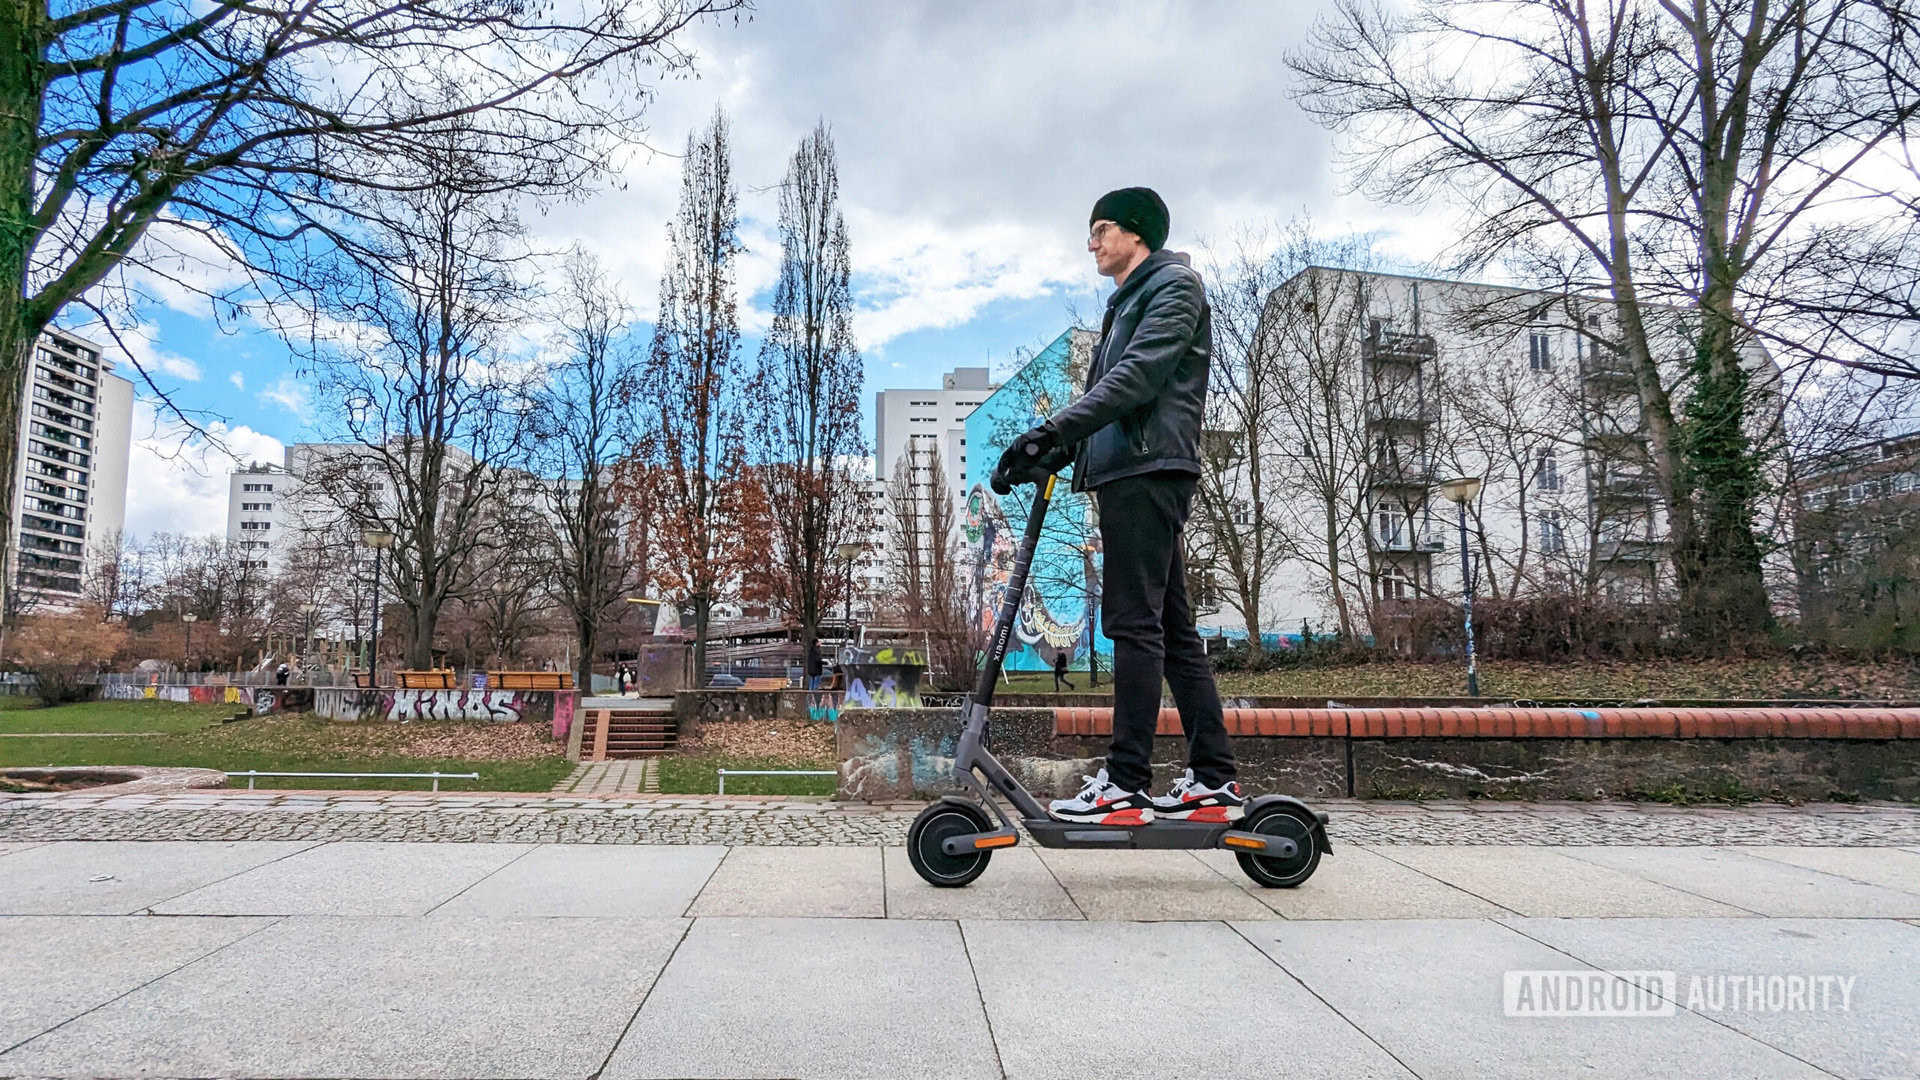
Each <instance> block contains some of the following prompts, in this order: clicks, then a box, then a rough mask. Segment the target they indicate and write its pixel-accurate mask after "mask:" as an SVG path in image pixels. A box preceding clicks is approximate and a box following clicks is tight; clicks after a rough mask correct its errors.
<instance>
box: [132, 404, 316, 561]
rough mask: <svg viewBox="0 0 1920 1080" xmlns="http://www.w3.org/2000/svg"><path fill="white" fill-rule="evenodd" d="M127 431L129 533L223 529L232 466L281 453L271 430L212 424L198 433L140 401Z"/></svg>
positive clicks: (277, 458) (279, 456)
mask: <svg viewBox="0 0 1920 1080" xmlns="http://www.w3.org/2000/svg"><path fill="white" fill-rule="evenodd" d="M133 433H134V440H133V447H132V450H131V452H130V453H129V455H128V459H127V524H126V532H127V533H128V534H129V535H141V536H145V535H147V534H150V533H155V532H185V533H220V534H224V533H225V532H226V529H227V486H228V481H227V477H228V475H229V474H231V473H232V472H233V469H234V466H235V465H237V464H243V463H245V462H248V461H276V462H277V461H281V460H283V459H284V458H285V456H286V447H285V446H284V445H283V444H282V443H281V442H280V440H278V439H276V438H274V437H273V436H271V435H266V434H263V433H261V432H258V431H255V430H253V429H252V428H249V427H245V426H241V427H233V428H229V427H228V426H227V425H225V424H218V423H216V424H209V425H207V429H206V434H199V433H196V432H193V431H191V430H189V429H188V428H187V427H186V426H185V425H183V424H181V423H180V422H179V421H178V420H177V419H174V418H172V417H162V416H160V415H159V414H157V413H156V412H155V410H154V408H153V405H152V404H151V403H150V402H146V401H141V402H137V403H136V404H135V405H134V418H133Z"/></svg>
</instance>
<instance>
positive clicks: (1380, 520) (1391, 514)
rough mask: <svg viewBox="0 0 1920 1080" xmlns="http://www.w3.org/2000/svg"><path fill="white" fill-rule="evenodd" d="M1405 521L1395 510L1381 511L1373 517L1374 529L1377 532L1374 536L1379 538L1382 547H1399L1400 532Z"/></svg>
mask: <svg viewBox="0 0 1920 1080" xmlns="http://www.w3.org/2000/svg"><path fill="white" fill-rule="evenodd" d="M1406 520H1407V519H1406V518H1405V517H1404V516H1403V515H1401V514H1400V512H1399V511H1397V510H1381V511H1379V512H1378V513H1376V514H1375V515H1374V528H1375V529H1376V530H1377V531H1376V532H1375V534H1374V535H1376V536H1378V537H1379V538H1380V543H1381V545H1382V546H1383V547H1389V548H1393V547H1399V546H1400V543H1401V540H1400V537H1401V531H1400V530H1401V527H1402V526H1403V525H1405V524H1406Z"/></svg>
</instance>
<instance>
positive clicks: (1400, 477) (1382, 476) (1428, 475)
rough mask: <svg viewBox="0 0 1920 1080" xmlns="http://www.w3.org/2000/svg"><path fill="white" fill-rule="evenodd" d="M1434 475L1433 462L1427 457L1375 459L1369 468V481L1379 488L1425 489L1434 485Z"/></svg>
mask: <svg viewBox="0 0 1920 1080" xmlns="http://www.w3.org/2000/svg"><path fill="white" fill-rule="evenodd" d="M1433 475H1434V474H1433V463H1432V462H1429V461H1428V460H1426V459H1425V458H1419V457H1415V458H1402V459H1400V460H1399V461H1375V462H1374V463H1373V465H1372V467H1371V468H1370V469H1368V470H1367V483H1368V484H1369V485H1371V486H1373V487H1377V488H1379V487H1391V488H1419V489H1421V490H1422V491H1424V490H1426V489H1427V488H1430V487H1432V486H1433V484H1434V479H1433Z"/></svg>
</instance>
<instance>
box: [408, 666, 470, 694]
mask: <svg viewBox="0 0 1920 1080" xmlns="http://www.w3.org/2000/svg"><path fill="white" fill-rule="evenodd" d="M394 678H396V679H398V680H399V682H398V683H397V684H396V685H398V686H399V687H400V689H402V690H457V689H459V684H458V683H456V682H454V678H453V669H452V668H430V669H428V670H426V671H396V672H394Z"/></svg>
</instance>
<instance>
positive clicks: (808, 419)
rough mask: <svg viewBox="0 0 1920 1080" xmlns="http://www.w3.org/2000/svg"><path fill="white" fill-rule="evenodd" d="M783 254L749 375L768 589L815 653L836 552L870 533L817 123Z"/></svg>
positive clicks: (800, 153) (839, 269)
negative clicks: (772, 571) (769, 320)
mask: <svg viewBox="0 0 1920 1080" xmlns="http://www.w3.org/2000/svg"><path fill="white" fill-rule="evenodd" d="M780 248H781V257H780V282H779V285H778V287H777V288H776V290H775V292H774V300H773V325H772V327H771V328H770V329H769V330H768V332H767V337H766V340H765V343H764V344H763V345H762V347H761V349H760V365H759V375H758V378H757V380H756V394H757V404H758V409H757V416H756V417H755V421H756V423H755V426H756V428H757V429H758V431H757V441H758V445H757V446H756V447H755V452H756V453H757V456H758V465H759V470H758V471H759V474H760V477H761V479H762V484H763V486H764V488H765V492H766V509H767V513H768V521H769V524H770V526H771V528H770V529H769V532H770V536H771V539H772V555H773V559H774V561H775V563H776V564H777V569H778V571H779V573H778V575H777V576H776V577H775V579H774V583H773V584H774V587H775V588H776V589H777V590H778V594H779V601H780V604H781V606H782V607H783V608H784V609H785V610H786V612H787V614H788V615H790V616H792V617H793V618H796V619H798V620H799V622H800V627H801V634H802V640H803V641H805V642H808V643H809V648H810V649H811V643H812V642H814V641H815V640H816V639H817V637H818V635H819V627H820V619H821V617H822V615H824V614H825V612H826V610H827V606H828V605H829V604H830V603H832V602H833V600H834V599H835V593H834V590H835V589H836V588H837V587H838V585H839V582H837V581H835V580H834V576H835V575H834V574H833V573H832V570H833V567H834V563H835V560H836V558H837V555H836V550H835V549H836V548H837V547H838V546H839V545H840V544H842V543H850V542H859V541H862V540H864V538H865V537H866V536H867V535H868V529H867V528H866V525H867V521H866V519H867V516H868V514H867V509H868V508H867V499H866V494H865V491H864V490H863V485H862V483H861V481H860V478H859V475H858V472H857V470H856V467H855V466H854V464H853V463H854V462H855V461H856V460H858V459H859V458H860V457H862V456H864V453H865V446H864V440H863V439H862V438H861V434H860V384H861V381H862V375H863V373H862V369H861V364H860V351H859V349H858V347H857V346H856V345H855V343H854V339H853V293H852V289H851V287H850V284H849V279H850V278H851V276H852V264H851V262H850V259H849V255H848V245H847V225H846V220H845V218H844V217H843V216H842V215H841V212H840V174H839V167H838V165H837V164H836V158H835V154H834V148H833V136H832V135H831V134H829V133H828V131H827V126H826V124H825V122H822V123H820V124H819V125H818V126H817V127H815V128H814V130H813V131H812V132H811V133H810V134H808V135H807V136H806V137H805V138H804V139H802V140H800V148H799V149H798V150H796V151H795V152H794V155H793V158H792V160H791V161H790V162H789V163H788V165H787V172H786V176H785V178H784V179H783V180H782V182H781V186H780ZM809 674H810V675H811V674H815V673H814V672H809Z"/></svg>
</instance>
